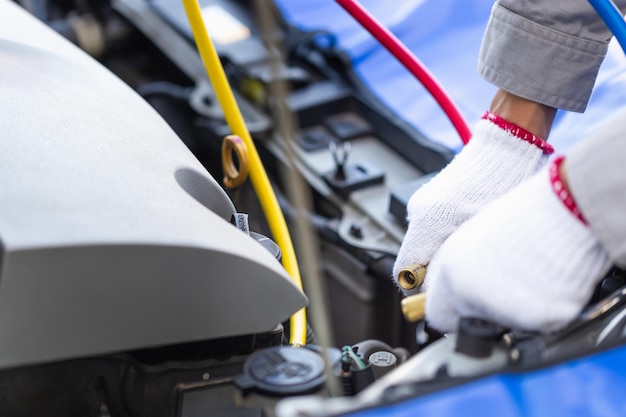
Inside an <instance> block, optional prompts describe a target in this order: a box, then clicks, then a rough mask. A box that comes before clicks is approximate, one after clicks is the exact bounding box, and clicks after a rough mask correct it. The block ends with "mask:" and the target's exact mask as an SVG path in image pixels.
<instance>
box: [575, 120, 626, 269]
mask: <svg viewBox="0 0 626 417" xmlns="http://www.w3.org/2000/svg"><path fill="white" fill-rule="evenodd" d="M624 132H626V112H621V113H620V114H618V115H617V116H616V117H615V118H613V119H612V120H610V121H609V123H608V124H606V125H605V126H604V127H603V128H601V129H599V130H598V131H597V132H596V133H595V134H594V135H593V136H591V137H589V138H588V139H586V140H584V141H583V142H582V143H580V144H578V145H576V146H575V147H574V148H573V149H572V150H571V152H570V153H569V155H568V157H567V159H566V160H565V163H564V164H563V165H564V166H565V167H564V169H565V175H566V178H567V183H568V186H569V188H570V191H571V193H572V195H573V197H574V199H575V200H576V203H577V205H578V207H579V208H580V210H581V212H582V213H583V215H584V217H585V218H586V219H587V222H588V223H589V227H590V228H591V229H592V230H593V231H594V233H595V234H596V235H597V236H598V239H599V240H600V242H602V244H603V245H604V247H605V248H606V250H607V251H608V252H609V254H610V256H611V259H613V260H615V261H616V262H617V263H618V264H619V265H620V266H622V267H626V168H625V167H626V137H625V134H624Z"/></svg>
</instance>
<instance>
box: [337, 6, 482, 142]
mask: <svg viewBox="0 0 626 417" xmlns="http://www.w3.org/2000/svg"><path fill="white" fill-rule="evenodd" d="M336 1H337V3H339V5H340V6H341V7H343V8H344V9H345V10H346V11H347V12H348V13H349V14H350V15H351V16H352V17H353V18H354V19H355V20H356V21H357V22H359V23H360V24H361V25H362V26H363V27H364V28H365V29H367V31H368V32H369V33H370V34H372V36H374V38H376V40H378V42H380V43H381V44H382V45H383V46H384V47H385V49H387V50H388V51H389V52H390V53H391V54H392V55H393V56H395V57H396V59H397V60H398V61H400V63H401V64H402V65H404V67H405V68H406V69H407V70H409V71H410V72H411V74H413V75H414V76H415V78H417V79H418V80H419V82H420V83H422V85H423V86H424V87H425V88H426V90H428V92H429V93H430V94H431V95H432V97H433V98H434V99H435V101H437V103H438V104H439V106H440V107H441V109H442V110H443V111H444V112H445V113H446V115H447V116H448V119H450V122H452V125H453V126H454V128H455V129H456V131H457V132H458V133H459V136H460V137H461V140H462V141H463V143H464V144H467V142H469V140H470V138H471V137H472V132H471V130H470V128H469V126H468V124H467V122H466V121H465V118H464V117H463V115H462V114H461V112H460V111H459V109H458V107H457V106H456V105H455V104H454V102H452V99H451V98H450V96H449V95H448V94H447V93H446V92H445V90H444V89H443V87H441V85H440V84H439V83H438V82H437V80H436V79H435V77H434V76H433V75H432V74H431V73H430V71H428V69H427V68H426V66H424V64H423V63H422V62H421V61H420V60H419V59H417V57H416V56H415V55H414V54H413V53H412V52H411V51H410V50H409V49H408V48H407V47H406V45H404V44H403V43H402V42H401V41H400V40H399V39H398V38H397V37H396V36H395V35H394V34H393V33H391V31H390V30H389V29H387V28H386V27H385V26H383V25H382V23H380V22H378V21H377V20H376V19H375V18H374V17H373V16H372V15H371V14H370V13H369V12H368V11H367V10H366V9H365V8H364V7H363V6H361V4H360V3H359V2H358V1H356V0H336Z"/></svg>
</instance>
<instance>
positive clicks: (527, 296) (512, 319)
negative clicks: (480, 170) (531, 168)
mask: <svg viewBox="0 0 626 417" xmlns="http://www.w3.org/2000/svg"><path fill="white" fill-rule="evenodd" d="M555 170H556V168H553V165H551V171H552V174H553V175H552V176H553V182H552V184H553V185H551V181H550V178H549V175H548V172H547V171H548V169H546V170H543V171H541V172H539V173H538V174H537V175H536V176H535V177H533V178H531V179H529V180H528V181H526V182H525V183H524V184H522V185H520V186H519V187H517V188H516V189H515V190H513V191H511V192H510V193H508V194H506V195H505V196H503V197H502V198H500V199H498V200H497V201H495V202H493V203H492V204H490V205H488V206H487V207H485V208H484V209H483V210H481V211H480V213H478V214H477V215H476V216H475V217H474V218H473V219H471V220H469V221H468V222H466V223H465V224H464V225H463V226H461V227H460V228H459V230H458V231H457V232H456V233H454V234H453V235H452V236H451V237H450V238H449V239H448V240H447V241H446V242H445V243H444V244H443V246H442V247H441V249H440V250H439V251H438V252H437V253H436V255H435V257H434V259H433V260H432V262H431V264H430V267H429V270H428V273H427V276H426V279H427V285H428V296H427V301H426V318H427V320H428V321H429V323H430V324H431V325H432V326H433V327H435V328H437V329H439V330H441V331H455V330H456V328H457V325H458V322H459V318H460V317H475V318H482V319H488V320H492V321H496V322H498V323H500V324H502V325H504V326H507V327H510V328H516V329H522V330H530V331H541V332H550V331H554V330H558V329H560V328H562V327H563V326H565V325H566V324H568V323H569V322H570V321H572V320H573V319H574V318H575V317H576V316H577V315H578V314H579V313H580V311H581V310H582V308H583V307H584V306H585V304H586V303H587V302H588V301H589V299H590V298H591V295H592V293H593V290H594V287H595V285H596V284H597V283H598V281H599V280H600V279H601V278H602V277H603V276H604V274H606V272H607V271H608V269H609V267H610V260H609V257H608V254H607V252H606V250H605V249H604V248H603V247H602V245H601V244H600V242H599V241H598V239H597V238H596V237H595V235H594V234H593V232H592V231H591V229H589V227H587V226H586V225H585V224H584V223H583V221H584V219H582V216H581V217H580V218H577V217H576V215H574V214H573V212H575V211H576V209H575V203H573V199H571V197H568V195H567V192H566V191H564V188H563V187H562V186H561V185H560V184H559V183H558V180H554V172H555ZM557 176H558V174H557ZM555 181H556V182H555ZM557 189H558V192H555V190H557ZM564 197H567V198H569V200H567V201H568V204H569V207H568V206H567V205H566V204H564V201H562V199H563V198H564ZM572 205H573V206H574V207H572Z"/></svg>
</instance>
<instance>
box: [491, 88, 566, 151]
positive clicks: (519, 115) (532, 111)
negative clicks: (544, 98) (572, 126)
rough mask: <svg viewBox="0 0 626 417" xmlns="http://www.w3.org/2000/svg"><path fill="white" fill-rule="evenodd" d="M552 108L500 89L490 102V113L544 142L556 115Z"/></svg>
mask: <svg viewBox="0 0 626 417" xmlns="http://www.w3.org/2000/svg"><path fill="white" fill-rule="evenodd" d="M556 110H557V109H555V108H554V107H549V106H546V105H544V104H541V103H537V102H535V101H531V100H527V99H524V98H522V97H519V96H516V95H514V94H511V93H509V92H506V91H504V90H502V89H500V90H498V92H497V93H496V95H495V97H494V98H493V101H492V102H491V107H490V111H491V112H492V113H495V114H497V115H499V116H501V117H503V118H504V119H506V120H508V121H509V122H511V123H514V124H516V125H517V126H519V127H521V128H524V129H526V130H528V131H529V132H531V133H533V134H534V135H536V136H539V137H540V138H542V139H544V140H546V139H547V138H548V135H549V134H550V129H551V127H552V122H553V121H554V116H555V115H556Z"/></svg>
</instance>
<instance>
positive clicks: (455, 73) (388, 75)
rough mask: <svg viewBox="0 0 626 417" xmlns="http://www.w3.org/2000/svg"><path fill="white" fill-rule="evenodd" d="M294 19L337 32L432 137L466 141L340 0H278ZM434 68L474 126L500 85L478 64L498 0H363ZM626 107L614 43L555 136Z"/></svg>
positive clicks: (569, 139) (569, 138)
mask: <svg viewBox="0 0 626 417" xmlns="http://www.w3.org/2000/svg"><path fill="white" fill-rule="evenodd" d="M276 3H277V4H278V6H279V8H280V9H281V11H282V12H283V15H284V16H285V17H286V19H287V20H288V21H290V22H291V23H292V24H294V25H296V26H297V27H299V28H301V29H305V30H314V29H326V30H329V31H331V32H332V33H334V34H335V35H336V36H337V38H338V41H339V45H340V47H341V48H343V49H344V50H346V51H347V52H348V53H349V55H350V57H351V58H352V61H353V64H354V67H355V70H356V72H357V74H358V75H359V76H360V77H361V78H362V79H363V81H364V82H365V83H366V85H368V86H369V87H370V88H371V89H372V91H374V93H375V94H377V95H378V96H379V97H380V98H381V99H382V100H383V102H385V103H386V104H387V105H388V106H389V107H390V108H391V109H393V110H394V111H396V112H397V113H398V114H399V115H401V116H402V117H403V118H404V119H406V120H407V121H408V122H409V123H411V124H413V125H414V126H415V127H417V128H418V129H420V130H421V131H422V132H424V133H425V134H426V135H427V136H428V137H430V138H431V139H433V140H435V141H437V142H440V143H443V144H445V145H446V146H448V147H450V148H452V149H455V150H458V149H460V147H461V141H460V139H459V137H458V135H457V133H456V131H455V130H454V128H453V127H452V124H451V123H450V122H449V121H448V119H447V117H446V116H445V114H444V113H443V111H442V110H441V109H440V108H439V106H438V105H437V103H436V102H435V101H434V100H433V99H432V98H431V97H430V95H429V93H428V92H427V91H426V90H425V89H424V88H423V87H421V85H420V84H419V82H418V81H417V80H416V79H415V78H414V77H413V75H411V74H410V73H409V72H408V71H407V70H405V69H404V68H403V67H402V65H400V64H399V63H398V62H397V61H396V60H395V58H394V57H393V56H391V55H390V54H389V53H388V52H387V51H386V50H385V49H384V48H383V47H381V46H380V45H379V44H378V43H377V42H376V41H375V40H374V39H373V38H372V37H371V36H370V35H369V33H367V32H366V31H365V30H364V29H362V28H361V27H360V26H359V24H358V23H357V22H356V21H355V20H353V19H352V17H351V16H349V15H348V14H347V13H346V12H345V11H344V10H343V9H342V8H341V7H340V6H338V5H337V4H336V3H335V1H334V0H276ZM361 3H362V4H363V6H365V7H366V8H367V9H368V10H369V11H370V12H371V13H372V14H373V15H374V16H376V18H378V19H379V20H380V21H381V22H382V23H384V24H385V25H386V26H387V27H389V28H390V29H391V30H392V31H393V32H394V33H395V34H396V36H398V37H399V38H400V39H401V40H402V41H403V42H404V43H406V45H407V46H408V47H409V49H411V50H412V51H413V52H414V53H415V54H416V55H417V57H418V58H419V59H420V60H421V61H422V62H423V63H424V64H425V65H426V66H427V67H428V68H429V69H430V71H431V72H432V73H433V74H434V75H435V77H436V78H437V79H438V81H439V82H440V83H441V84H442V85H443V87H444V88H445V89H446V90H447V91H448V93H449V94H450V95H451V96H452V98H453V100H454V101H455V103H456V104H457V105H458V106H459V107H460V109H461V112H462V113H463V115H464V116H465V117H466V119H467V120H468V122H469V123H470V125H471V126H472V127H473V125H474V124H475V122H476V121H477V120H478V119H479V118H480V116H481V115H482V113H483V112H484V111H485V110H486V109H487V108H488V107H489V104H490V102H491V98H492V96H493V94H494V93H495V91H496V89H495V87H494V86H492V85H491V84H489V83H487V82H486V81H484V80H483V79H482V78H481V77H480V76H479V75H478V73H477V71H476V63H477V60H478V51H479V49H480V43H481V39H482V34H483V31H484V29H485V27H486V24H487V21H488V18H489V12H490V10H491V6H492V4H493V1H492V0H473V1H467V0H385V1H380V0H361ZM623 107H626V58H625V57H624V54H623V52H622V50H621V49H620V48H619V45H617V43H616V42H612V44H611V47H610V48H609V54H608V56H607V58H606V60H605V61H604V63H603V65H602V68H601V71H600V74H599V77H598V80H597V82H596V87H595V90H594V93H593V96H592V98H591V102H590V103H589V106H588V108H587V111H586V112H585V113H584V114H577V113H570V112H559V115H558V116H557V120H556V123H555V126H554V128H553V130H552V134H551V136H550V142H551V143H552V144H554V145H555V146H556V149H557V152H561V153H563V152H566V151H567V149H568V148H569V147H570V146H571V145H572V144H574V143H575V142H576V141H579V140H581V139H582V138H584V137H585V136H586V135H588V134H589V132H591V131H593V130H594V129H595V128H597V126H598V125H599V124H601V123H602V122H604V121H606V120H607V118H609V117H611V116H612V115H613V114H614V113H615V112H616V111H617V110H619V109H620V108H623Z"/></svg>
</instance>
